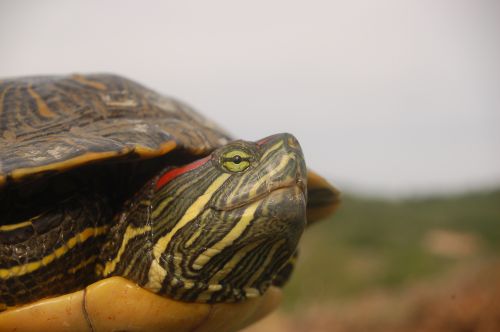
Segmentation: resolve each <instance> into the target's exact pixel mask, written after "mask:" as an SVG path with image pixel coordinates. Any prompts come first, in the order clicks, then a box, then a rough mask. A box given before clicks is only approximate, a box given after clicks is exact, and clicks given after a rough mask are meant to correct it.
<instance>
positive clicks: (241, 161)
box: [221, 150, 251, 173]
mask: <svg viewBox="0 0 500 332" xmlns="http://www.w3.org/2000/svg"><path fill="white" fill-rule="evenodd" d="M250 162H251V155H250V154H248V152H246V151H243V150H231V151H228V152H226V153H224V154H223V155H222V157H221V164H222V167H224V168H225V169H226V170H228V171H230V172H235V173H238V172H243V171H245V170H246V169H247V168H248V167H249V166H250Z"/></svg>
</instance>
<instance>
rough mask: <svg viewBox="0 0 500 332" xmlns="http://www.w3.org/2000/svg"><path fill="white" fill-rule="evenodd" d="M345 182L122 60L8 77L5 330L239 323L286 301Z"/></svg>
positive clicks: (1, 187)
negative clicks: (124, 69) (297, 268)
mask: <svg viewBox="0 0 500 332" xmlns="http://www.w3.org/2000/svg"><path fill="white" fill-rule="evenodd" d="M338 203H339V192H338V190H337V189H336V188H335V187H333V186H332V185H331V184H329V183H328V182H327V181H326V180H324V179H323V178H322V177H321V176H319V175H318V174H316V173H314V172H313V171H311V170H307V168H306V165H305V161H304V156H303V152H302V150H301V147H300V144H299V142H298V141H297V139H296V138H295V137H294V136H293V135H291V134H288V133H281V134H274V135H271V136H268V137H266V138H263V139H260V140H258V141H255V142H251V141H245V140H240V139H234V138H233V137H232V136H231V135H230V134H228V133H227V132H226V131H225V130H223V129H222V128H221V127H219V126H218V125H217V124H215V123H214V122H212V121H210V120H208V119H207V118H206V117H204V116H203V115H201V114H200V113H198V112H197V111H195V110H194V109H192V108H191V107H190V106H188V105H187V104H185V103H183V102H181V101H179V100H177V99H174V98H171V97H167V96H164V95H163V94H160V93H158V92H156V91H154V90H152V89H150V88H147V87H145V86H143V85H141V84H139V83H137V82H134V81H132V80H130V79H127V78H124V77H122V76H118V75H113V74H85V75H84V74H72V75H61V76H32V77H20V78H9V79H4V80H1V81H0V216H1V220H0V311H1V312H0V330H1V331H3V330H16V331H22V330H34V329H36V330H45V329H47V330H53V331H56V330H72V331H75V330H82V331H101V330H103V331H105V330H127V331H129V330H130V331H132V330H133V331H139V330H144V331H154V330H162V331H163V330H167V331H168V330H171V331H184V330H186V331H192V330H195V329H196V330H197V331H198V330H199V331H202V330H203V331H232V330H235V329H238V328H241V327H243V326H245V325H247V324H249V323H251V322H253V321H255V320H257V319H259V318H261V317H262V316H264V315H265V314H267V313H268V312H269V311H271V310H273V309H274V308H275V307H276V306H277V304H278V303H279V298H280V296H281V290H280V289H281V287H282V286H283V285H284V284H285V283H286V281H287V280H288V278H289V277H290V274H291V272H292V270H293V267H294V262H295V259H296V257H297V245H298V241H299V239H300V236H301V234H302V232H303V231H304V229H305V227H306V225H308V224H311V223H313V222H315V221H316V220H319V219H322V218H325V217H326V216H328V215H330V214H331V213H332V212H333V211H334V210H335V209H336V207H337V206H338Z"/></svg>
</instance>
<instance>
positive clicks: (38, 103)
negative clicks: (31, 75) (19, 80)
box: [28, 87, 56, 118]
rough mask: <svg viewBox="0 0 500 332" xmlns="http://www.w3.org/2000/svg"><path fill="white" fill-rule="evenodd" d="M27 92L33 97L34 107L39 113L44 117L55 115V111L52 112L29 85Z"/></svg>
mask: <svg viewBox="0 0 500 332" xmlns="http://www.w3.org/2000/svg"><path fill="white" fill-rule="evenodd" d="M28 92H29V94H30V95H31V97H33V98H34V99H35V103H36V107H37V109H38V111H39V112H40V114H41V115H42V116H44V117H46V118H53V117H54V116H56V113H54V112H52V111H51V110H50V108H49V107H48V106H47V104H45V102H44V101H43V99H42V97H40V95H39V94H38V93H36V92H35V91H34V90H33V89H32V88H31V87H28Z"/></svg>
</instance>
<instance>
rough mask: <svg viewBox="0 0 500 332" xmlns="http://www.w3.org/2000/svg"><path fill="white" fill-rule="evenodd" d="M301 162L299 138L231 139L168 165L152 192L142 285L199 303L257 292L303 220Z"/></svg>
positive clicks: (293, 243) (285, 258) (292, 244)
mask: <svg viewBox="0 0 500 332" xmlns="http://www.w3.org/2000/svg"><path fill="white" fill-rule="evenodd" d="M306 176H307V174H306V167H305V163H304V157H303V154H302V151H301V148H300V145H299V143H298V142H297V140H296V139H295V138H294V137H293V136H292V135H290V134H277V135H274V136H270V137H267V138H265V139H262V140H260V141H258V142H246V141H234V142H231V143H229V144H227V145H226V146H224V147H221V148H219V149H217V150H215V151H214V152H213V153H212V154H211V155H209V156H208V157H205V158H203V159H200V160H198V161H195V162H193V163H191V164H188V165H185V166H183V167H180V168H174V169H171V170H168V171H166V172H165V173H164V174H163V175H161V176H160V177H159V178H158V179H157V181H156V184H155V186H156V188H155V190H156V192H155V195H154V197H153V199H152V202H151V206H152V211H151V220H150V225H151V227H152V232H151V234H152V237H153V239H152V243H153V244H152V250H151V254H152V262H151V265H150V266H149V267H148V276H147V282H146V283H144V284H143V285H144V286H145V287H146V288H149V289H151V290H153V291H155V292H158V293H163V294H165V295H167V296H170V297H173V298H177V299H182V300H187V301H198V302H227V301H238V300H242V299H245V298H247V297H252V296H257V295H260V294H262V293H263V292H264V291H265V290H266V289H267V287H268V286H269V285H271V284H272V283H273V279H274V278H275V277H276V276H277V275H278V274H279V272H280V270H281V269H282V268H283V267H284V266H285V265H286V264H287V262H289V260H290V259H291V258H292V256H293V255H294V253H295V251H296V247H297V243H298V240H299V238H300V236H301V234H302V232H303V230H304V228H305V225H306Z"/></svg>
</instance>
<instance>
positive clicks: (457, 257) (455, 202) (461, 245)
mask: <svg viewBox="0 0 500 332" xmlns="http://www.w3.org/2000/svg"><path fill="white" fill-rule="evenodd" d="M499 254H500V190H496V191H489V192H481V193H468V194H462V195H455V196H446V197H427V198H414V199H404V200H384V199H376V198H362V197H356V196H351V195H344V196H343V201H342V205H341V207H340V208H339V210H338V212H337V213H336V214H335V215H334V216H333V217H332V218H331V219H330V220H325V221H323V222H321V223H318V224H317V225H313V226H312V227H311V228H310V229H308V230H307V232H306V233H305V234H304V236H303V238H302V243H301V249H300V257H299V262H298V264H297V267H296V271H295V272H294V275H293V276H292V279H291V281H290V282H289V284H288V285H287V286H286V288H285V306H284V307H285V309H287V310H293V309H294V308H299V307H302V306H307V305H309V304H312V303H324V302H328V301H336V302H338V301H345V300H349V299H352V298H354V297H356V296H359V295H362V294H363V293H364V292H368V291H370V290H375V289H393V290H397V289H398V288H402V287H405V286H408V285H410V284H411V283H412V282H415V281H419V280H423V279H425V278H430V277H433V276H436V275H438V274H439V273H443V272H446V271H447V270H449V269H450V268H452V267H454V266H457V265H458V264H461V263H465V262H471V261H477V260H480V259H485V258H488V257H492V256H496V255H499Z"/></svg>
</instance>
